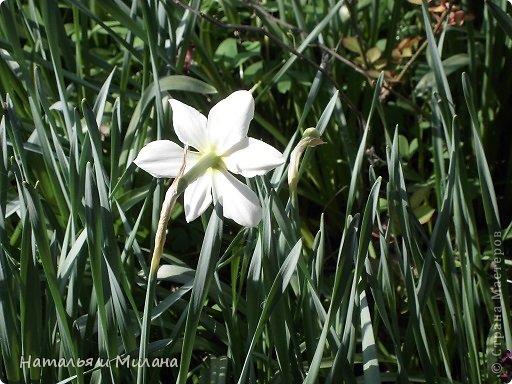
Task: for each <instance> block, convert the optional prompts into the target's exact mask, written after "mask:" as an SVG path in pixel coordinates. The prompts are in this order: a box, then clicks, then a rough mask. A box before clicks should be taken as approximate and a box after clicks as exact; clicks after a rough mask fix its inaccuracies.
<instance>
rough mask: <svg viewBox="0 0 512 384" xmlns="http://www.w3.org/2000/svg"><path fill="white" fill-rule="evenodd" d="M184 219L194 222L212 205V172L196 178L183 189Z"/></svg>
mask: <svg viewBox="0 0 512 384" xmlns="http://www.w3.org/2000/svg"><path fill="white" fill-rule="evenodd" d="M184 200H185V218H186V219H187V222H191V221H192V220H195V219H196V218H198V217H199V216H201V215H202V214H203V212H204V211H205V210H206V208H208V206H209V205H210V204H211V203H212V171H211V170H209V171H207V172H206V173H205V174H204V175H202V176H200V177H198V178H197V179H196V180H194V181H193V182H192V183H190V185H189V186H188V187H187V188H186V189H185V196H184Z"/></svg>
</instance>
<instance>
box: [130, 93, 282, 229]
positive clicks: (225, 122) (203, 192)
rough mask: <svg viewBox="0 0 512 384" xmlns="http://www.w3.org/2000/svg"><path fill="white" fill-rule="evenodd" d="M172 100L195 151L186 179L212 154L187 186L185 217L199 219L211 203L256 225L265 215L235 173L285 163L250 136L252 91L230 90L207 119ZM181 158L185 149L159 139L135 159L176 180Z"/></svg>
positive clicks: (178, 126)
mask: <svg viewBox="0 0 512 384" xmlns="http://www.w3.org/2000/svg"><path fill="white" fill-rule="evenodd" d="M169 102H170V104H171V107H172V112H173V125H174V130H175V131H176V135H177V136H178V139H179V140H180V141H181V142H182V143H184V144H186V145H188V146H190V147H193V148H195V149H196V150H197V152H196V151H188V153H187V159H186V169H185V176H184V178H186V177H187V174H186V172H187V170H190V169H191V168H192V167H193V166H194V165H195V164H197V162H198V161H199V160H201V159H202V158H206V157H211V158H213V161H212V162H210V165H209V166H208V167H207V168H206V169H204V170H203V171H202V172H201V173H200V175H199V176H198V177H197V178H195V179H194V180H190V181H191V182H190V183H189V185H188V186H187V188H186V189H185V197H184V199H185V217H186V219H187V221H188V222H190V221H192V220H194V219H196V218H197V217H198V216H200V215H201V214H202V213H203V212H204V211H205V210H206V209H207V208H208V206H209V205H210V204H211V203H212V202H213V203H214V204H217V203H220V204H221V205H222V209H223V215H224V217H227V218H230V219H233V220H234V221H236V222H237V223H239V224H240V225H243V226H246V227H254V226H256V225H257V224H258V223H259V222H260V220H261V216H262V213H261V205H260V201H259V199H258V196H256V194H255V193H254V192H253V191H252V190H251V189H250V188H249V187H247V185H245V184H244V183H242V182H241V181H239V180H238V179H237V178H236V177H235V176H233V175H232V174H231V173H235V174H239V175H241V176H244V177H254V176H257V175H263V174H265V173H267V172H268V171H270V170H272V169H274V168H275V167H277V166H278V165H280V164H282V163H284V157H283V155H282V154H281V152H279V151H278V150H277V149H275V148H274V147H272V146H270V145H268V144H266V143H264V142H263V141H260V140H256V139H253V138H251V137H247V131H248V129H249V124H250V122H251V120H252V118H253V116H254V99H253V97H252V94H251V93H250V92H248V91H236V92H234V93H232V94H231V95H229V96H228V97H227V98H225V99H224V100H221V101H220V102H219V103H217V104H216V105H215V106H214V107H213V108H212V109H211V110H210V113H209V114H208V119H207V118H206V117H205V116H204V115H203V114H201V113H200V112H199V111H197V110H196V109H194V108H192V107H190V106H188V105H186V104H184V103H182V102H180V101H178V100H170V101H169ZM182 161H183V148H181V147H180V146H179V145H178V144H176V143H174V142H172V141H169V140H157V141H153V142H151V143H149V144H147V145H146V146H145V147H144V148H142V150H141V151H140V152H139V154H138V156H137V158H136V159H135V160H134V163H135V164H137V165H138V166H139V167H140V168H142V169H144V170H145V171H146V172H148V173H150V174H151V175H153V176H154V177H166V178H173V177H176V176H177V175H178V172H179V170H180V167H181V164H182ZM230 172H231V173H230Z"/></svg>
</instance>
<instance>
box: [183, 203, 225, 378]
mask: <svg viewBox="0 0 512 384" xmlns="http://www.w3.org/2000/svg"><path fill="white" fill-rule="evenodd" d="M220 208H221V207H220V205H217V207H216V209H214V211H213V212H212V215H211V218H210V222H209V223H208V227H207V228H206V232H205V234H204V240H203V245H202V247H201V254H200V255H199V261H198V264H197V269H196V274H195V278H194V285H193V287H192V295H191V298H190V305H189V308H188V313H187V323H186V325H185V335H184V336H183V347H182V351H181V358H180V371H179V374H178V379H177V383H179V384H183V383H185V382H186V380H187V375H188V370H189V366H190V358H191V356H192V351H193V349H194V340H195V337H196V332H197V325H198V323H199V317H200V315H201V312H202V310H203V306H204V300H205V299H206V295H207V294H208V290H209V288H210V283H211V281H212V279H213V272H214V270H215V266H216V262H217V259H218V257H219V252H220V245H221V238H222V223H223V221H222V214H221V212H220Z"/></svg>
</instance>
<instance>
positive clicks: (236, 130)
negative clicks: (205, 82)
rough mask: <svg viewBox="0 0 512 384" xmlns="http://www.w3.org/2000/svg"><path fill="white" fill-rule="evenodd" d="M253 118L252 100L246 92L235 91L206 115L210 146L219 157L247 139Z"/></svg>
mask: <svg viewBox="0 0 512 384" xmlns="http://www.w3.org/2000/svg"><path fill="white" fill-rule="evenodd" d="M253 116H254V99H253V97H252V94H251V93H250V92H248V91H236V92H233V93H232V94H231V95H229V96H228V97H226V98H225V99H224V100H221V101H219V102H218V103H217V104H216V105H215V106H214V107H213V108H212V109H211V110H210V113H209V114H208V128H207V131H208V136H209V142H210V144H211V145H212V146H213V147H214V148H215V151H216V152H217V153H218V154H219V155H221V154H223V153H225V152H226V151H228V150H229V149H230V148H231V147H233V146H234V145H235V144H237V143H239V142H240V141H241V140H243V139H244V138H245V137H247V130H248V129H249V123H250V122H251V120H252V118H253Z"/></svg>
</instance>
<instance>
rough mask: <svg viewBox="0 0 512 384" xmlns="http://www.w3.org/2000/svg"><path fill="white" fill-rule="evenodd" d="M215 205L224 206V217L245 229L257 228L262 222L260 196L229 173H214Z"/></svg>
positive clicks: (218, 171)
mask: <svg viewBox="0 0 512 384" xmlns="http://www.w3.org/2000/svg"><path fill="white" fill-rule="evenodd" d="M213 195H214V199H215V203H217V202H219V203H220V204H221V205H222V211H223V215H224V217H227V218H228V219H233V220H234V221H236V222H237V223H238V224H240V225H243V226H245V227H255V226H256V225H258V223H259V222H260V220H261V215H262V213H261V206H260V201H259V199H258V196H256V194H255V193H254V192H253V191H252V190H251V189H250V188H249V187H248V186H247V185H245V184H244V183H242V182H240V181H239V180H238V179H237V178H236V177H234V176H233V175H231V174H230V173H229V172H227V171H220V170H215V171H213Z"/></svg>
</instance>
